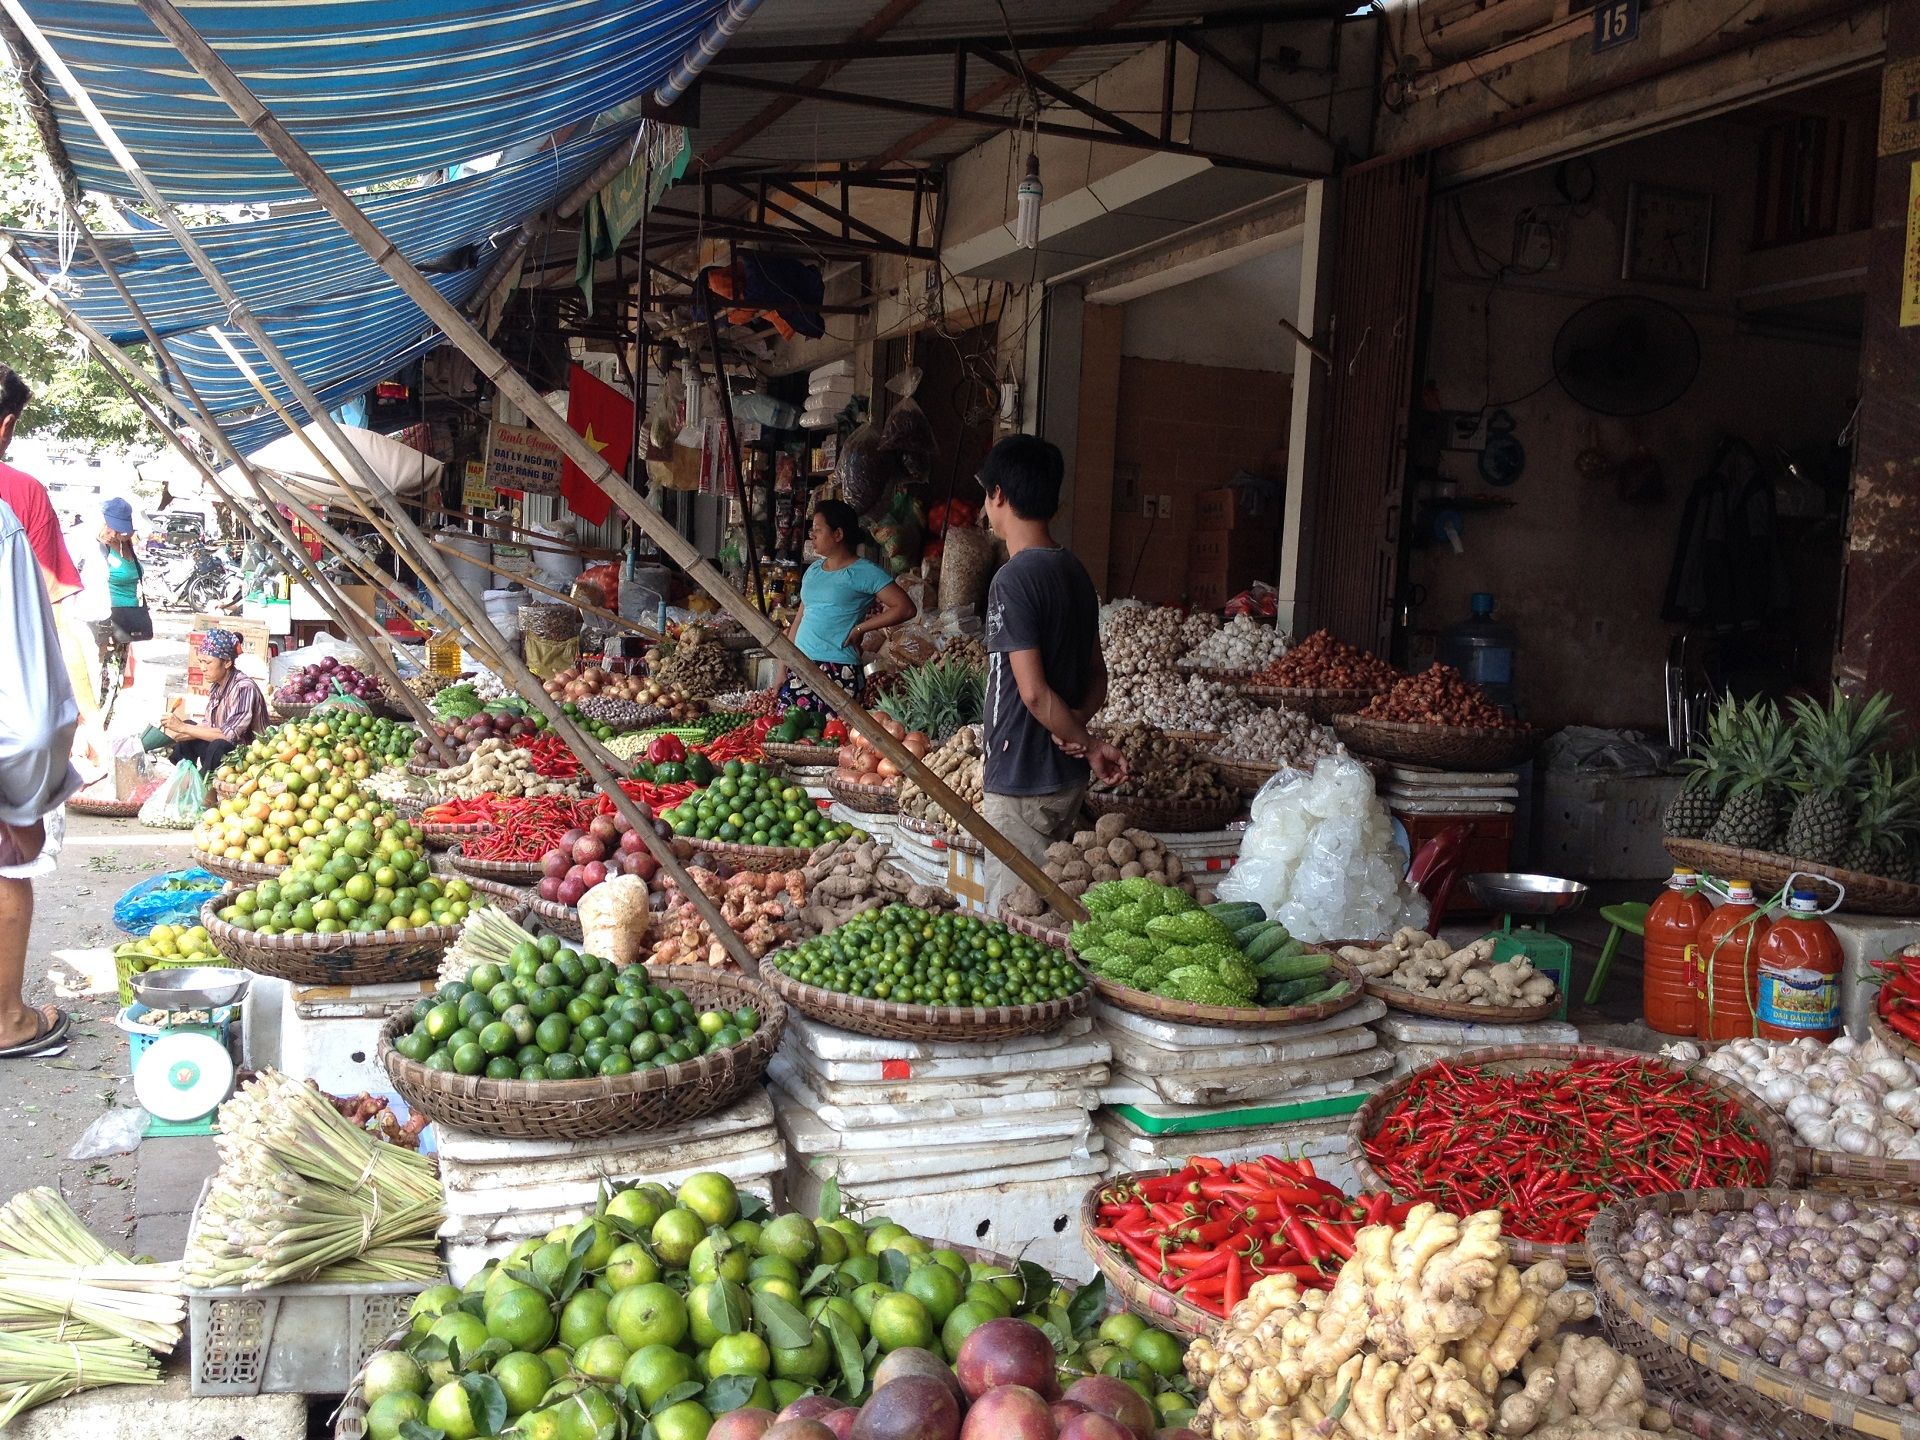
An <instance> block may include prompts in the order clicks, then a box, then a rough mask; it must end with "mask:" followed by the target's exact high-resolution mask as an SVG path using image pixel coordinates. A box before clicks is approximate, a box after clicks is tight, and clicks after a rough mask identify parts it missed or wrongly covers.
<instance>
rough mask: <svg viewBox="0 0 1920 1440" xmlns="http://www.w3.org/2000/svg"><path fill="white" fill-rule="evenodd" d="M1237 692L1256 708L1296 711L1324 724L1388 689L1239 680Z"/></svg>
mask: <svg viewBox="0 0 1920 1440" xmlns="http://www.w3.org/2000/svg"><path fill="white" fill-rule="evenodd" d="M1239 684H1240V693H1241V694H1242V695H1244V696H1246V697H1247V699H1249V700H1251V701H1253V702H1254V703H1255V704H1256V705H1277V706H1279V707H1280V708H1281V709H1283V710H1298V711H1299V712H1300V713H1301V714H1302V715H1310V716H1312V717H1313V718H1314V719H1315V720H1318V721H1319V722H1320V723H1321V724H1323V725H1324V724H1326V723H1327V722H1329V721H1330V720H1332V719H1333V717H1334V716H1336V715H1344V714H1346V713H1347V712H1348V711H1350V710H1358V709H1359V708H1360V707H1361V706H1362V705H1364V704H1366V703H1367V702H1368V701H1369V700H1371V699H1372V698H1373V697H1374V696H1376V695H1378V694H1381V693H1382V692H1383V691H1385V689H1386V688H1387V687H1386V686H1384V685H1379V686H1367V687H1364V688H1358V689H1352V690H1323V689H1318V688H1312V689H1309V688H1304V687H1301V686H1296V685H1261V684H1258V683H1256V682H1253V681H1248V680H1242V681H1241V682H1239Z"/></svg>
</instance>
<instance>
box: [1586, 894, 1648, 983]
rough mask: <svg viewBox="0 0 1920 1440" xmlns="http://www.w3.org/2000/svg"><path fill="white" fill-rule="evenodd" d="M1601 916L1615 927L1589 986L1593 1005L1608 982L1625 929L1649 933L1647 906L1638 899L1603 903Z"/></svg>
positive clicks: (1637, 933)
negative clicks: (1610, 969)
mask: <svg viewBox="0 0 1920 1440" xmlns="http://www.w3.org/2000/svg"><path fill="white" fill-rule="evenodd" d="M1600 918H1601V919H1602V920H1605V921H1606V922H1607V924H1608V925H1610V926H1612V927H1613V928H1612V929H1610V930H1608V931H1607V943H1606V945H1605V947H1604V948H1603V949H1602V950H1601V951H1600V963H1599V964H1598V965H1596V966H1595V967H1594V970H1593V980H1592V982H1591V983H1589V984H1588V986H1587V1004H1589V1005H1591V1004H1593V1003H1594V1002H1595V1001H1596V1000H1598V999H1599V998H1600V990H1601V987H1602V986H1604V985H1605V984H1606V983H1607V967H1608V966H1610V965H1612V964H1613V952H1614V951H1615V950H1618V949H1619V948H1620V936H1621V933H1622V932H1623V931H1631V932H1632V933H1633V934H1635V935H1639V936H1641V937H1643V938H1644V937H1645V935H1646V933H1647V907H1646V906H1645V905H1642V904H1641V903H1640V902H1639V901H1638V900H1627V901H1623V902H1622V903H1621V904H1618V905H1602V906H1601V907H1600Z"/></svg>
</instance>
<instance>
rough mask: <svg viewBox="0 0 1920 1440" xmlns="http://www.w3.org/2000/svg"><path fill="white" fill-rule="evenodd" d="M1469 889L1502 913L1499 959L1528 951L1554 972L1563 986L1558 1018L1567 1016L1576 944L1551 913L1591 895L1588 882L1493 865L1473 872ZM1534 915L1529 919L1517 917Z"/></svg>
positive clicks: (1571, 907)
mask: <svg viewBox="0 0 1920 1440" xmlns="http://www.w3.org/2000/svg"><path fill="white" fill-rule="evenodd" d="M1466 878H1467V889H1468V890H1469V891H1471V892H1472V894H1473V898H1474V899H1476V900H1478V901H1479V902H1480V903H1481V904H1482V905H1484V906H1486V908H1487V909H1489V910H1492V911H1495V912H1496V913H1498V914H1499V916H1500V928H1499V929H1498V930H1496V931H1495V932H1494V934H1495V936H1496V937H1497V938H1496V939H1495V940H1494V946H1493V958H1494V963H1495V964H1500V963H1502V962H1504V961H1507V960H1511V959H1512V958H1513V957H1514V956H1515V955H1525V956H1526V957H1527V958H1528V959H1529V960H1530V961H1532V962H1533V968H1534V969H1536V970H1538V971H1540V972H1541V973H1542V974H1545V975H1551V976H1553V979H1554V983H1555V984H1557V985H1558V986H1559V987H1560V1008H1559V1010H1557V1011H1556V1012H1555V1015H1554V1018H1556V1019H1559V1020H1564V1019H1566V1018H1567V1003H1568V998H1569V996H1570V994H1571V987H1572V985H1573V946H1572V945H1570V944H1569V943H1568V942H1567V941H1565V940H1562V939H1561V938H1560V937H1559V936H1558V935H1554V934H1551V933H1550V932H1549V931H1548V930H1547V926H1546V921H1547V917H1548V916H1550V915H1560V914H1564V913H1565V912H1567V911H1569V910H1576V909H1578V908H1579V907H1580V905H1581V904H1582V903H1583V902H1584V901H1585V900H1586V898H1587V887H1586V886H1585V885H1583V884H1581V883H1580V882H1579V881H1578V880H1562V879H1561V878H1560V877H1559V876H1557V875H1530V874H1526V873H1524V872H1522V871H1517V870H1488V871H1482V872H1481V873H1480V874H1478V875H1469V876H1467V877H1466ZM1522 916H1531V917H1532V918H1533V920H1534V922H1535V923H1533V924H1531V925H1529V924H1527V923H1525V921H1524V920H1523V921H1521V923H1520V924H1518V925H1516V924H1515V923H1514V922H1515V920H1516V919H1517V918H1518V917H1522Z"/></svg>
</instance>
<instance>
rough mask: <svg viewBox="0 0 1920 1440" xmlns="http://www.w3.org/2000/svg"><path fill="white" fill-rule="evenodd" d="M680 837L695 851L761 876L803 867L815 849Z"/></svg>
mask: <svg viewBox="0 0 1920 1440" xmlns="http://www.w3.org/2000/svg"><path fill="white" fill-rule="evenodd" d="M680 838H682V839H684V840H685V841H686V842H687V844H689V845H691V846H692V847H693V848H694V849H696V850H704V851H706V852H707V854H709V855H717V856H719V857H720V858H721V859H723V860H725V861H727V862H728V863H729V864H731V865H732V866H733V867H734V868H735V869H736V870H757V871H759V872H760V873H761V874H763V875H764V874H766V873H767V872H768V871H770V870H802V869H805V868H806V865H807V863H808V862H809V861H810V860H812V859H813V852H814V851H815V850H816V849H818V848H819V847H818V846H810V845H741V844H737V843H735V842H734V841H731V840H698V839H695V838H693V837H692V836H682V837H680Z"/></svg>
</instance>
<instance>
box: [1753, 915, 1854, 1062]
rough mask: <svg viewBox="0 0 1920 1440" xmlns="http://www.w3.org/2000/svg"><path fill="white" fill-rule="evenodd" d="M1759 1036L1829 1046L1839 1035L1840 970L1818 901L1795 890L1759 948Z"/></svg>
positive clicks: (1837, 950) (1841, 959) (1836, 945)
mask: <svg viewBox="0 0 1920 1440" xmlns="http://www.w3.org/2000/svg"><path fill="white" fill-rule="evenodd" d="M1759 961H1760V966H1759V968H1760V1004H1759V1009H1760V1034H1761V1035H1762V1036H1764V1037H1765V1038H1767V1039H1769V1040H1798V1039H1799V1038H1800V1037H1801V1036H1803V1035H1810V1036H1812V1037H1813V1038H1814V1039H1815V1040H1833V1039H1836V1038H1838V1036H1839V1034H1840V1028H1841V1027H1840V973H1841V971H1842V970H1844V969H1845V968H1846V957H1845V956H1844V955H1843V954H1841V951H1840V941H1839V940H1838V939H1837V938H1836V937H1835V936H1834V933H1833V927H1832V926H1830V925H1828V924H1827V922H1826V921H1824V920H1822V919H1821V918H1820V900H1819V897H1818V896H1816V895H1815V894H1814V893H1813V892H1812V891H1811V890H1796V891H1794V892H1793V894H1792V895H1791V896H1790V897H1789V898H1788V900H1787V911H1786V914H1784V915H1782V916H1781V917H1780V918H1779V919H1778V920H1776V921H1774V922H1773V925H1772V927H1771V928H1770V929H1768V931H1767V937H1766V939H1764V940H1762V941H1761V942H1760V951H1759Z"/></svg>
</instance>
